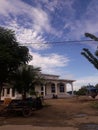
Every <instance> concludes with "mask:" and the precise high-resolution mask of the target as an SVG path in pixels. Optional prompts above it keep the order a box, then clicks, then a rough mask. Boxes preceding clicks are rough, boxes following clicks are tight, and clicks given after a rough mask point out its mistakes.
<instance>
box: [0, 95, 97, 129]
mask: <svg viewBox="0 0 98 130" xmlns="http://www.w3.org/2000/svg"><path fill="white" fill-rule="evenodd" d="M94 102H95V101H94V100H93V99H89V98H88V97H82V98H79V99H77V98H69V99H51V100H45V101H44V105H45V107H44V108H43V109H41V110H37V111H33V113H32V116H31V117H29V118H24V117H22V116H17V115H13V114H12V115H11V116H8V117H0V125H1V126H0V130H1V129H2V130H3V128H5V127H6V128H5V129H4V130H6V129H7V128H8V126H9V127H11V126H12V127H15V125H17V127H22V125H23V126H24V125H25V126H26V127H27V126H28V125H29V128H30V129H29V130H31V129H32V127H33V130H37V128H38V130H44V129H45V128H47V129H49V130H50V129H51V128H52V129H53V130H54V129H56V130H59V128H60V130H63V129H64V130H98V109H94V108H92V107H91V104H92V103H94ZM10 125H11V126H10ZM13 125H14V126H13ZM26 127H24V129H23V130H26ZM57 128H58V129H57ZM61 128H62V129H61ZM17 129H18V128H17ZM7 130H8V129H7ZM14 130H15V129H14Z"/></svg>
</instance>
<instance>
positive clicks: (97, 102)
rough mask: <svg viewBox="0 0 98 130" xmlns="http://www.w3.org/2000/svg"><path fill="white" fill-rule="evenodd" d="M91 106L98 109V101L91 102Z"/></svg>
mask: <svg viewBox="0 0 98 130" xmlns="http://www.w3.org/2000/svg"><path fill="white" fill-rule="evenodd" d="M91 107H92V108H95V109H98V101H95V102H92V103H91Z"/></svg>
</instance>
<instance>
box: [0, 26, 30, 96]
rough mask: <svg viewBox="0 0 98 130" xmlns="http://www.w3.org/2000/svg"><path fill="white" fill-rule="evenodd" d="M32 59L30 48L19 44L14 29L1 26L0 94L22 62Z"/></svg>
mask: <svg viewBox="0 0 98 130" xmlns="http://www.w3.org/2000/svg"><path fill="white" fill-rule="evenodd" d="M31 59H32V57H31V55H30V54H29V49H28V48H27V47H25V46H20V45H19V43H18V42H17V40H16V37H15V33H14V31H12V30H9V29H5V28H3V27H0V94H1V91H2V87H3V83H5V82H8V80H9V79H10V78H9V77H10V76H11V75H12V73H13V72H14V71H16V70H17V68H18V67H19V66H20V65H21V64H26V63H28V61H30V60H31ZM0 97H1V96H0Z"/></svg>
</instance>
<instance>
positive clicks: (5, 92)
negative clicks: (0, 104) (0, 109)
mask: <svg viewBox="0 0 98 130" xmlns="http://www.w3.org/2000/svg"><path fill="white" fill-rule="evenodd" d="M4 97H7V89H6V88H4Z"/></svg>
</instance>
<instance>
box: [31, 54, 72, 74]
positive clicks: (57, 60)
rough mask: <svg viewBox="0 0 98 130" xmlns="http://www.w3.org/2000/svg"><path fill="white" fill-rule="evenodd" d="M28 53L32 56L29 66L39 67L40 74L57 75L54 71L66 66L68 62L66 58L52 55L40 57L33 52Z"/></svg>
mask: <svg viewBox="0 0 98 130" xmlns="http://www.w3.org/2000/svg"><path fill="white" fill-rule="evenodd" d="M30 53H31V55H32V56H33V60H32V61H31V62H30V63H29V64H31V65H34V66H38V67H41V69H42V72H45V73H51V74H54V73H58V72H57V71H56V70H57V69H58V68H61V67H64V66H67V65H68V63H69V61H70V60H69V58H68V57H64V56H62V55H58V54H54V53H53V54H49V55H41V54H38V53H33V52H30Z"/></svg>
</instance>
